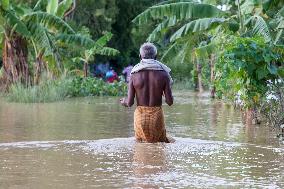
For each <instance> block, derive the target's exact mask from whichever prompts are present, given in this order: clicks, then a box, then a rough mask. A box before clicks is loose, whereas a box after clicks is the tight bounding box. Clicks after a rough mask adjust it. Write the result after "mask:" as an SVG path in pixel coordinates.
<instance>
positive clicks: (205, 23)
mask: <svg viewBox="0 0 284 189" xmlns="http://www.w3.org/2000/svg"><path fill="white" fill-rule="evenodd" d="M223 22H225V19H224V18H201V19H198V20H193V21H191V22H189V23H187V24H185V25H184V26H182V27H181V28H180V29H179V30H177V31H176V32H175V33H174V34H173V35H172V36H171V39H170V40H171V41H175V40H177V39H179V38H181V37H183V36H184V35H187V34H189V33H195V32H202V31H206V30H208V29H212V28H213V27H215V26H217V25H219V24H221V23H223Z"/></svg>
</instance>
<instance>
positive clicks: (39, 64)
mask: <svg viewBox="0 0 284 189" xmlns="http://www.w3.org/2000/svg"><path fill="white" fill-rule="evenodd" d="M42 57H43V52H40V53H39V55H38V56H37V57H36V62H35V70H36V72H35V80H34V82H35V84H36V85H38V84H39V81H40V76H41V73H42V67H43V60H42Z"/></svg>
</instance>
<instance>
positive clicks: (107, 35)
mask: <svg viewBox="0 0 284 189" xmlns="http://www.w3.org/2000/svg"><path fill="white" fill-rule="evenodd" d="M112 36H113V35H112V33H110V32H107V33H105V34H104V35H103V36H102V37H100V38H99V39H98V40H96V42H95V46H98V47H104V46H105V45H106V44H107V43H108V42H109V41H110V40H111V38H112Z"/></svg>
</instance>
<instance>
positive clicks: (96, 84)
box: [5, 76, 127, 103]
mask: <svg viewBox="0 0 284 189" xmlns="http://www.w3.org/2000/svg"><path fill="white" fill-rule="evenodd" d="M126 93H127V84H126V83H125V82H123V81H120V82H114V83H106V82H105V81H103V80H102V79H98V78H90V77H87V78H83V77H79V76H78V77H64V76H63V77H61V78H60V79H58V80H51V79H42V82H41V83H40V84H39V85H37V86H29V87H26V86H24V85H22V84H19V83H18V84H14V85H12V86H11V87H10V90H9V92H8V93H7V94H5V96H6V97H7V99H8V101H10V102H20V103H39V102H54V101H61V100H64V99H66V98H69V97H85V96H123V95H126Z"/></svg>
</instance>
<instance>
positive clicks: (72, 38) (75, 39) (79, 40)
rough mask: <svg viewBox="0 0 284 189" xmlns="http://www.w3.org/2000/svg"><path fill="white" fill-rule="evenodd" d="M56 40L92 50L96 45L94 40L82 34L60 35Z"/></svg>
mask: <svg viewBox="0 0 284 189" xmlns="http://www.w3.org/2000/svg"><path fill="white" fill-rule="evenodd" d="M55 39H56V40H57V41H59V42H63V43H67V44H76V45H79V46H83V47H86V48H90V47H92V46H94V44H95V42H94V41H93V40H92V39H90V38H88V37H85V36H83V35H80V34H60V35H58V36H56V38H55Z"/></svg>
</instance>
